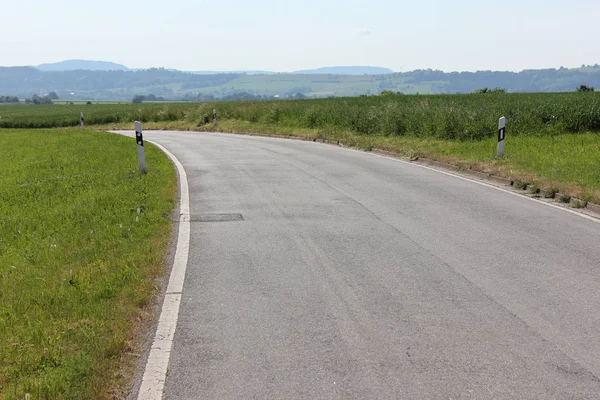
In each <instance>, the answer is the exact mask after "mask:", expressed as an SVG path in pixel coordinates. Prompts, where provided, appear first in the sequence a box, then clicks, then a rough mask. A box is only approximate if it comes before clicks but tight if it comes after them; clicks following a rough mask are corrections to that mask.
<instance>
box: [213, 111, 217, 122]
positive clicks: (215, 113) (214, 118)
mask: <svg viewBox="0 0 600 400" xmlns="http://www.w3.org/2000/svg"><path fill="white" fill-rule="evenodd" d="M216 124H217V109H214V110H213V125H216Z"/></svg>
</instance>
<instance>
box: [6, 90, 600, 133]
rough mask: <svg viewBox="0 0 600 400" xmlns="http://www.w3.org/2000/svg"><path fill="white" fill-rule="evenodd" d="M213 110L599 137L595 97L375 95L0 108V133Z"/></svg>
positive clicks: (360, 129) (352, 123)
mask: <svg viewBox="0 0 600 400" xmlns="http://www.w3.org/2000/svg"><path fill="white" fill-rule="evenodd" d="M213 108H217V109H218V112H219V116H220V118H223V119H231V120H239V121H249V122H261V123H269V124H275V125H280V126H287V127H298V128H317V129H319V128H327V129H338V130H345V131H349V132H353V133H357V134H364V135H385V136H415V137H428V138H439V139H451V140H455V139H458V140H479V139H484V138H487V137H492V136H495V135H496V125H497V121H498V118H500V117H501V116H505V117H506V118H507V120H508V124H509V125H508V132H509V134H510V135H535V136H540V135H556V134H562V133H580V132H586V131H592V132H596V131H600V95H596V93H549V94H548V93H537V94H504V93H493V94H471V95H437V96H434V95H427V96H423V95H418V96H417V95H381V96H364V97H357V98H336V99H318V100H288V101H256V102H230V103H228V102H223V103H149V104H137V105H136V104H92V105H46V106H24V105H18V106H14V105H13V106H4V107H0V127H4V128H37V127H46V128H47V127H56V126H61V127H62V126H76V125H77V124H78V123H79V112H80V111H83V112H84V113H85V120H86V123H87V124H111V123H131V122H132V121H134V120H139V121H142V122H165V121H185V122H188V123H199V122H201V120H202V115H203V114H209V115H212V110H213Z"/></svg>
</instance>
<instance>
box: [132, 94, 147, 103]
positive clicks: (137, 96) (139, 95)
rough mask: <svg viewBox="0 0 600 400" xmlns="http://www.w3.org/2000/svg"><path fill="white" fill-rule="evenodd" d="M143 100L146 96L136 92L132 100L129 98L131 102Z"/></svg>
mask: <svg viewBox="0 0 600 400" xmlns="http://www.w3.org/2000/svg"><path fill="white" fill-rule="evenodd" d="M144 100H146V96H142V95H141V94H136V95H135V96H133V100H131V102H132V103H133V104H140V103H141V102H143V101H144Z"/></svg>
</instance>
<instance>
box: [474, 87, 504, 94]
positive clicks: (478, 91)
mask: <svg viewBox="0 0 600 400" xmlns="http://www.w3.org/2000/svg"><path fill="white" fill-rule="evenodd" d="M473 93H476V94H485V93H506V89H504V88H499V87H497V88H494V89H488V88H482V89H477V90H475V91H474V92H473Z"/></svg>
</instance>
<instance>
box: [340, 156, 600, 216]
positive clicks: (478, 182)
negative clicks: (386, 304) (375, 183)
mask: <svg viewBox="0 0 600 400" xmlns="http://www.w3.org/2000/svg"><path fill="white" fill-rule="evenodd" d="M340 148H342V149H344V150H351V151H357V152H361V153H364V154H369V155H371V156H375V157H379V158H385V159H387V160H392V161H397V162H401V163H404V164H408V165H412V166H415V167H419V168H424V169H428V170H430V171H436V172H439V173H440V174H444V175H448V176H453V177H455V178H458V179H462V180H463V181H467V182H473V183H476V184H478V185H482V186H487V187H489V188H492V189H495V190H499V191H501V192H504V193H508V194H510V195H513V196H517V197H519V198H521V199H525V200H529V201H533V202H535V203H536V204H542V205H545V206H548V207H552V208H555V209H557V210H561V211H564V212H568V213H571V214H573V215H577V216H579V217H581V218H585V219H587V220H590V221H592V222H595V223H600V219H598V218H594V217H590V216H589V215H586V214H583V213H580V212H577V211H574V210H569V209H568V208H564V207H560V206H557V205H556V204H552V203H546V202H544V201H539V200H536V199H534V198H531V197H527V196H523V195H522V194H520V193H515V192H512V191H510V190H507V189H504V188H501V187H498V186H494V185H490V184H489V183H485V182H482V181H478V180H475V179H471V178H467V177H465V176H462V175H457V174H453V173H451V172H447V171H442V170H440V169H436V168H431V167H428V166H426V165H421V164H417V163H413V162H410V161H404V160H400V159H398V158H394V157H388V156H384V155H381V154H376V153H370V152H365V151H360V150H355V149H349V148H347V147H345V148H344V147H340Z"/></svg>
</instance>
